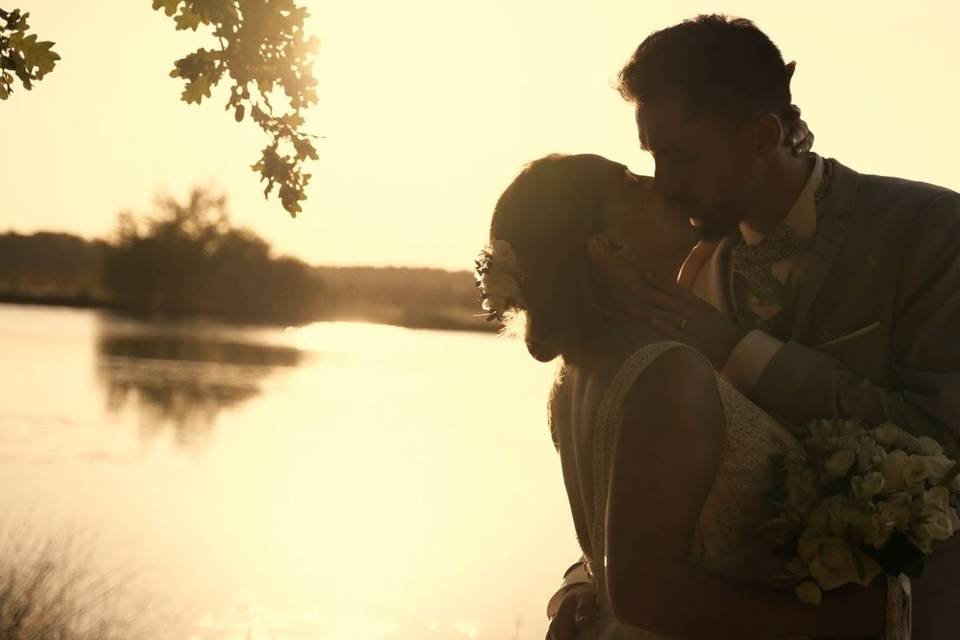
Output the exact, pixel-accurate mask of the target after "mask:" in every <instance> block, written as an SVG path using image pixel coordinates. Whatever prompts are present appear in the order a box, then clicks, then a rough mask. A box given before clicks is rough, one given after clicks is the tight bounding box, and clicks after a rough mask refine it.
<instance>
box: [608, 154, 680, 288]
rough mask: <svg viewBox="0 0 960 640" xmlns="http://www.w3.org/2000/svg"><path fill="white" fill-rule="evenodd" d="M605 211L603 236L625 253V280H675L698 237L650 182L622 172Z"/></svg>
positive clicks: (641, 177) (678, 212)
mask: <svg viewBox="0 0 960 640" xmlns="http://www.w3.org/2000/svg"><path fill="white" fill-rule="evenodd" d="M611 188H612V189H613V192H612V193H611V197H609V198H608V200H607V205H606V207H605V210H604V220H605V221H606V224H607V229H606V232H607V234H609V236H610V237H611V239H613V240H615V241H616V242H617V243H618V244H619V245H621V246H622V247H623V249H624V251H623V261H622V262H623V264H622V269H623V270H624V273H623V274H622V275H623V276H624V277H627V278H630V277H634V278H635V277H639V276H640V275H642V274H644V273H653V274H655V275H657V276H659V277H662V278H671V279H672V278H676V276H677V272H678V271H679V269H680V265H681V264H682V263H683V260H684V258H685V257H686V255H687V253H688V252H689V251H690V249H691V248H692V247H693V245H694V244H696V242H697V240H698V234H697V231H696V229H695V228H694V227H692V226H691V225H690V223H689V220H688V218H687V216H686V215H685V214H684V212H682V211H680V210H678V209H677V208H676V207H675V206H673V205H671V204H670V203H669V202H668V201H667V200H666V199H665V198H663V197H662V196H661V195H659V194H658V193H657V191H656V190H655V189H654V183H653V178H651V177H648V176H638V175H636V174H633V173H631V172H630V171H625V172H624V177H623V180H622V181H615V182H614V183H613V184H612V185H611Z"/></svg>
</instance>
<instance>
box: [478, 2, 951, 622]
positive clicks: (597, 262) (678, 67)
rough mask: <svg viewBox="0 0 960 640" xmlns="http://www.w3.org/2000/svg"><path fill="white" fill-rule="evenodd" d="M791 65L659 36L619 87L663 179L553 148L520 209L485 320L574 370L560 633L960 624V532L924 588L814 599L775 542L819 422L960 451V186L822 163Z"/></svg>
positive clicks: (690, 28) (563, 425) (730, 31)
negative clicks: (783, 497)
mask: <svg viewBox="0 0 960 640" xmlns="http://www.w3.org/2000/svg"><path fill="white" fill-rule="evenodd" d="M793 70H794V66H793V64H792V63H791V64H785V63H784V60H783V58H782V57H781V54H780V51H779V50H778V48H777V47H776V46H775V45H774V43H773V42H772V41H771V40H770V39H769V38H768V37H767V36H766V35H765V34H764V33H763V32H761V31H760V30H759V29H758V28H757V27H756V26H755V25H754V24H753V23H752V22H750V21H748V20H744V19H735V18H729V17H726V16H719V15H702V16H698V17H696V18H694V19H691V20H687V21H685V22H683V23H681V24H678V25H675V26H672V27H669V28H667V29H663V30H661V31H658V32H656V33H653V34H652V35H650V36H649V37H648V38H646V39H645V40H644V41H643V42H642V43H641V44H640V46H639V47H638V48H637V49H636V52H635V53H634V55H633V56H632V58H631V59H630V60H629V62H628V63H627V64H626V66H625V67H624V68H623V69H622V71H621V72H620V76H619V77H620V86H619V89H620V92H621V93H622V94H623V96H624V97H625V98H626V99H627V100H629V101H630V102H632V103H633V104H634V106H635V108H636V110H635V114H636V125H637V132H638V137H639V142H640V145H641V146H642V147H643V148H644V149H645V150H647V151H649V152H650V153H651V154H652V155H653V157H654V159H655V162H656V172H655V175H654V177H647V176H641V175H636V174H634V173H632V172H631V171H630V170H629V169H627V168H626V167H625V166H624V165H622V164H619V163H617V162H614V161H611V160H608V159H606V158H603V157H600V156H596V155H552V156H548V157H545V158H541V159H539V160H536V161H534V162H532V163H530V164H529V165H528V166H527V167H526V168H525V169H524V170H523V171H522V172H521V173H520V175H519V176H517V178H516V179H515V180H514V181H513V182H512V183H511V184H510V185H509V187H508V188H507V189H506V191H505V192H504V193H503V195H502V196H501V197H500V199H499V201H498V202H497V205H496V208H495V211H494V213H493V217H492V221H491V225H490V239H489V244H488V245H487V248H486V249H485V250H484V252H483V253H482V254H481V256H480V258H479V259H478V268H477V272H478V276H477V277H478V285H479V287H480V290H481V297H482V298H483V305H484V309H485V310H486V311H487V312H488V313H489V314H490V317H491V318H492V319H497V320H500V321H502V322H504V323H505V324H508V325H517V326H519V329H518V330H519V331H522V335H523V336H524V339H525V343H526V346H527V349H528V351H529V352H530V355H531V356H533V357H534V358H536V359H537V360H540V361H543V362H548V361H552V360H554V359H557V358H560V359H561V364H562V366H561V368H560V370H559V373H558V376H557V379H556V382H555V384H554V388H553V390H552V392H551V395H550V398H549V424H550V431H551V434H552V436H553V443H554V445H555V447H556V449H557V451H558V452H559V454H560V460H561V468H562V472H563V481H564V485H565V487H566V493H567V496H568V497H569V503H570V510H571V514H572V516H573V524H574V528H575V531H576V534H577V539H578V541H579V543H580V546H581V549H582V551H583V558H582V559H581V561H580V562H578V563H577V564H575V565H574V566H573V567H571V568H570V569H569V570H568V571H567V573H566V575H565V576H564V582H563V585H562V586H561V588H560V590H559V591H558V592H557V593H556V594H555V595H554V597H553V598H552V599H551V602H550V605H549V606H548V614H549V615H550V616H551V618H552V620H551V624H550V628H549V631H548V638H551V639H554V640H566V639H573V638H610V639H612V638H624V639H628V638H630V639H632V638H644V639H653V638H703V639H709V640H715V639H720V638H737V639H750V638H758V639H759V638H880V637H885V638H887V639H888V640H892V639H894V638H904V637H909V636H910V635H911V633H912V637H913V638H914V639H915V640H955V639H956V638H958V637H960V537H953V538H951V539H949V540H948V541H945V542H942V543H939V544H938V545H937V546H934V547H933V550H932V555H930V557H929V558H928V562H927V563H926V569H925V571H924V573H923V574H922V576H921V577H919V578H914V579H912V580H905V579H897V578H892V577H889V578H888V577H885V576H883V575H879V576H877V577H876V578H875V579H873V580H872V581H870V582H869V583H868V584H855V585H846V586H841V587H838V588H832V589H828V590H825V591H824V592H823V594H822V601H820V602H819V604H810V603H808V602H804V601H801V599H799V598H798V597H797V595H796V594H795V593H794V590H793V589H792V588H789V587H785V586H784V585H783V584H782V581H781V577H782V576H783V575H784V573H785V568H784V560H782V559H781V558H780V557H779V556H777V554H775V553H773V552H772V551H771V549H770V548H768V547H767V546H766V545H764V544H762V542H761V537H760V536H758V531H759V530H760V528H761V526H762V525H763V523H764V522H766V521H768V520H769V519H770V518H771V517H772V515H773V514H774V513H775V509H776V507H775V506H774V505H773V502H772V500H771V498H770V495H771V490H772V488H773V484H774V482H775V480H774V471H773V469H774V464H773V461H774V460H776V459H779V458H780V457H782V456H783V455H785V454H788V453H789V452H790V451H791V450H796V448H797V447H798V442H799V441H800V440H799V438H800V436H798V433H799V431H798V430H799V429H800V428H801V427H802V426H803V425H805V424H807V423H810V422H811V421H815V420H851V421H856V422H857V423H858V424H861V425H865V427H867V428H874V427H877V426H878V425H884V424H893V425H897V426H899V427H900V428H902V429H904V430H905V431H906V432H909V434H912V436H914V437H915V438H924V439H926V441H928V442H929V440H931V439H932V440H933V441H935V442H936V443H939V445H940V446H942V449H943V450H944V451H945V452H946V453H947V454H948V455H949V456H950V457H952V458H953V459H954V460H956V459H957V457H958V455H960V195H958V194H957V193H955V192H953V191H951V190H949V189H945V188H942V187H937V186H932V185H929V184H923V183H919V182H911V181H907V180H902V179H898V178H891V177H880V176H873V175H865V174H860V173H858V172H856V171H855V170H853V169H851V168H848V167H846V166H844V165H843V164H841V163H840V162H838V161H837V160H834V159H832V158H822V157H820V156H818V155H816V154H814V153H812V152H810V147H811V145H812V135H810V134H809V132H808V131H807V127H806V125H805V123H803V121H801V120H800V119H799V110H798V109H796V108H795V107H793V106H792V96H791V91H790V80H791V77H792V75H793ZM951 514H952V516H951V518H950V519H948V522H950V523H954V524H960V521H957V518H956V514H954V513H953V512H952V511H951ZM950 526H953V525H950ZM839 560H843V558H840V559H839ZM817 561H819V562H820V563H821V567H827V568H830V567H831V566H834V565H835V564H836V562H837V561H838V559H837V558H835V557H829V556H824V557H822V558H818V559H817ZM831 562H833V563H834V565H831ZM834 568H835V567H834Z"/></svg>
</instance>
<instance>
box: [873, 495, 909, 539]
mask: <svg viewBox="0 0 960 640" xmlns="http://www.w3.org/2000/svg"><path fill="white" fill-rule="evenodd" d="M878 506H879V507H880V518H881V520H882V521H884V522H889V523H890V524H891V525H892V526H894V527H896V528H897V529H900V530H901V531H902V530H904V529H906V528H907V527H908V526H909V525H910V514H911V511H910V497H909V496H908V495H906V494H904V493H898V494H896V495H894V496H890V497H889V498H887V499H886V500H884V501H883V502H881V503H880V504H879V505H878Z"/></svg>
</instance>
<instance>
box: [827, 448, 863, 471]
mask: <svg viewBox="0 0 960 640" xmlns="http://www.w3.org/2000/svg"><path fill="white" fill-rule="evenodd" d="M856 460H857V454H856V452H855V451H853V450H851V449H844V450H842V451H837V452H835V453H833V454H832V455H831V456H830V457H829V458H827V461H826V462H825V463H824V465H823V467H824V470H825V471H826V472H827V477H828V478H841V477H843V476H844V475H846V473H847V471H849V470H850V467H852V466H853V463H854V462H856Z"/></svg>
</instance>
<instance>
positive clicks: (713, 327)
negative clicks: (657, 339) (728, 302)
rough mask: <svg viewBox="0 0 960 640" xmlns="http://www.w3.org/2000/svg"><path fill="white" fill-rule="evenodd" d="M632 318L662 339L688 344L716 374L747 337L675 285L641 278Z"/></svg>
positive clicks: (734, 323) (692, 295)
mask: <svg viewBox="0 0 960 640" xmlns="http://www.w3.org/2000/svg"><path fill="white" fill-rule="evenodd" d="M634 293H635V299H634V304H633V305H632V311H633V314H634V316H635V317H636V318H637V319H638V320H641V321H643V322H646V323H648V324H649V325H650V326H651V327H652V328H653V329H654V330H655V331H656V332H657V333H658V334H660V335H662V336H663V337H664V338H665V339H668V340H676V341H677V342H683V343H685V344H688V345H690V346H691V347H693V348H694V349H696V350H698V351H699V352H700V353H702V354H703V355H705V356H706V357H707V358H708V359H709V360H710V362H712V363H713V366H714V368H715V369H717V370H718V371H719V370H720V369H723V367H724V365H725V364H727V360H728V359H729V358H730V354H731V353H732V352H733V349H734V348H735V347H736V346H737V345H738V344H739V343H740V341H741V340H743V337H744V336H745V335H746V334H747V332H746V331H744V330H743V329H742V328H741V327H740V326H739V325H738V324H737V323H736V321H735V320H734V319H733V318H732V317H729V316H726V315H724V314H723V313H721V312H720V311H718V310H717V309H716V308H714V306H713V305H711V304H710V303H709V302H706V301H704V300H701V299H700V298H698V297H697V296H695V295H694V294H693V293H691V292H690V291H687V290H685V289H682V288H680V287H679V286H677V284H676V283H674V282H664V281H662V280H658V279H656V278H653V277H652V276H649V275H647V276H644V278H643V281H642V283H641V284H638V285H637V286H636V287H635V288H634Z"/></svg>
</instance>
